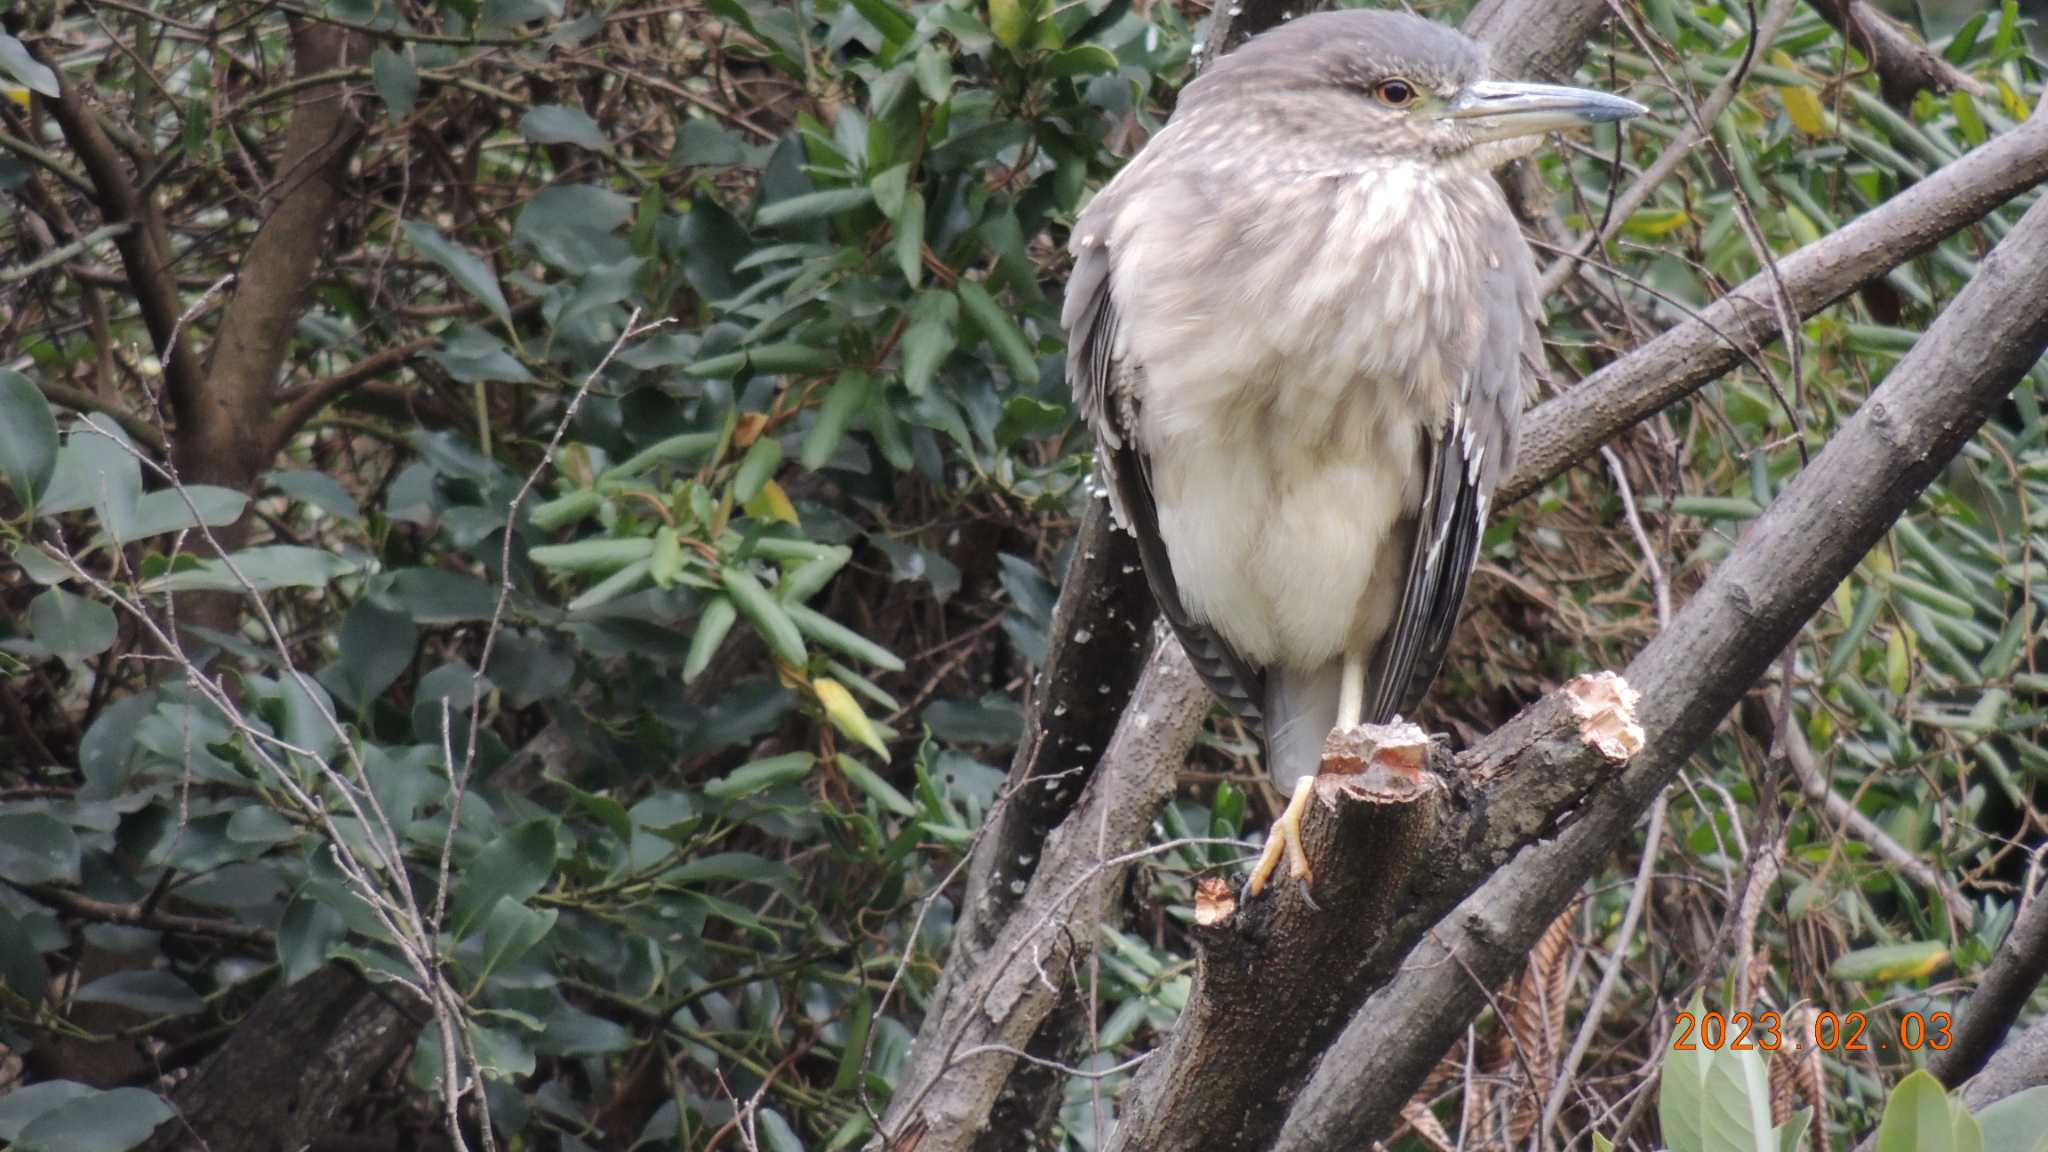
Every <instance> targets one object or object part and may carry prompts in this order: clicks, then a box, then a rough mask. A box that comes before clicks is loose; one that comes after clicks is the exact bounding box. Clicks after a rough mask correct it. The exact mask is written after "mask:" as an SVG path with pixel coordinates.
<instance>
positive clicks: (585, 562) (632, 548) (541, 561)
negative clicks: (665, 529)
mask: <svg viewBox="0 0 2048 1152" xmlns="http://www.w3.org/2000/svg"><path fill="white" fill-rule="evenodd" d="M653 554H654V538H653V537H652V536H631V537H625V538H618V539H614V538H610V537H604V538H595V539H590V540H576V541H572V542H571V543H568V544H544V545H542V546H540V547H539V548H535V549H532V550H531V551H529V552H528V553H527V554H526V555H527V558H528V559H530V560H532V561H533V562H534V563H535V564H538V565H540V566H541V567H543V568H552V569H554V570H555V571H557V572H575V573H580V574H584V575H595V574H598V573H601V572H616V571H618V570H619V569H621V568H624V567H625V566H627V565H628V564H632V563H634V562H635V561H640V560H646V559H647V558H648V557H650V556H652V555H653Z"/></svg>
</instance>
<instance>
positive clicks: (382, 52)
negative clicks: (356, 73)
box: [370, 48, 420, 124]
mask: <svg viewBox="0 0 2048 1152" xmlns="http://www.w3.org/2000/svg"><path fill="white" fill-rule="evenodd" d="M370 84H371V86H372V87H374V88H376V89H377V95H378V96H379V97H381V98H382V99H383V101H384V114H385V115H386V116H389V117H390V118H391V122H392V123H393V124H397V123H399V122H400V121H403V120H404V119H405V118H406V117H407V116H410V115H412V109H413V105H414V104H417V103H418V102H419V98H420V74H419V73H418V72H417V71H415V70H414V69H413V66H412V61H411V60H409V59H407V58H406V56H405V55H404V54H403V53H400V52H394V51H392V50H391V49H389V48H379V49H377V50H376V51H375V52H372V53H370Z"/></svg>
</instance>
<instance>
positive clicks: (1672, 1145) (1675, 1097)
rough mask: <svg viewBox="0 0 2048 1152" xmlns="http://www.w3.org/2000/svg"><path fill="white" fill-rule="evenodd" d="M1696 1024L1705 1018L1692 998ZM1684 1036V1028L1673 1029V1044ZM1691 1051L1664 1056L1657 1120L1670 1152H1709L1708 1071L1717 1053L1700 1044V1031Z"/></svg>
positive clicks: (1672, 1051)
mask: <svg viewBox="0 0 2048 1152" xmlns="http://www.w3.org/2000/svg"><path fill="white" fill-rule="evenodd" d="M1687 1012H1689V1013H1690V1014H1691V1016H1692V1018H1693V1019H1694V1020H1695V1021H1697V1020H1698V1019H1699V1018H1700V1016H1701V1015H1703V1009H1702V1008H1701V1001H1700V998H1699V997H1698V996H1695V997H1693V1001H1692V1004H1691V1006H1690V1007H1689V1008H1687ZM1684 1034H1685V1033H1684V1031H1683V1028H1682V1027H1681V1028H1679V1029H1673V1030H1672V1037H1671V1038H1672V1041H1673V1043H1676V1042H1677V1041H1678V1040H1679V1039H1680V1038H1681V1036H1683V1035H1684ZM1692 1035H1693V1036H1694V1037H1695V1043H1694V1047H1693V1048H1691V1049H1683V1048H1676V1047H1674V1048H1671V1049H1668V1050H1667V1051H1666V1052H1665V1054H1664V1068H1663V1074H1662V1076H1661V1078H1660V1080H1659V1083H1658V1089H1657V1121H1658V1125H1659V1127H1661V1128H1662V1129H1663V1131H1664V1142H1665V1145H1666V1146H1667V1147H1668V1148H1669V1149H1670V1152H1708V1150H1707V1140H1706V1118H1705V1115H1704V1112H1705V1108H1706V1100H1707V1070H1708V1067H1709V1066H1710V1065H1711V1064H1712V1062H1713V1058H1714V1054H1713V1053H1712V1052H1709V1051H1707V1050H1706V1049H1705V1048H1703V1047H1700V1046H1699V1045H1698V1043H1697V1039H1696V1037H1697V1035H1698V1030H1697V1028H1695V1029H1694V1030H1693V1032H1692Z"/></svg>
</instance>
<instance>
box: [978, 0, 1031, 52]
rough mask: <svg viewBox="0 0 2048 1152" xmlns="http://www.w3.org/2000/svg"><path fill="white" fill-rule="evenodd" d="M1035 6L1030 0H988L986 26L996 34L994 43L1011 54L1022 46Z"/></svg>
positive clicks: (1029, 27) (1029, 28)
mask: <svg viewBox="0 0 2048 1152" xmlns="http://www.w3.org/2000/svg"><path fill="white" fill-rule="evenodd" d="M1036 7H1037V5H1035V4H1033V3H1032V2H1031V0H988V27H989V31H991V32H994V33H995V34H996V43H998V44H1001V45H1002V46H1003V47H1004V48H1005V49H1007V50H1008V51H1009V52H1011V53H1012V54H1015V53H1016V51H1017V49H1019V48H1021V47H1023V46H1024V36H1025V34H1026V33H1028V32H1030V31H1031V24H1032V18H1033V17H1034V16H1035V15H1036V12H1035V11H1034V9H1035V8H1036Z"/></svg>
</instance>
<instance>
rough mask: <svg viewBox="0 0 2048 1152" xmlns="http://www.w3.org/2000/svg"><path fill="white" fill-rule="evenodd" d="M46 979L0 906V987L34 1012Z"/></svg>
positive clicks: (38, 956) (23, 933)
mask: <svg viewBox="0 0 2048 1152" xmlns="http://www.w3.org/2000/svg"><path fill="white" fill-rule="evenodd" d="M49 980H50V972H49V969H47V968H45V967H44V966H43V957H42V953H40V952H37V951H36V949H35V945H34V944H33V943H31V942H30V940H29V934H28V928H27V926H25V925H24V924H22V922H21V921H19V920H17V919H15V918H14V913H12V912H9V911H8V910H7V909H6V907H5V906H0V988H6V989H8V990H9V991H11V992H13V993H14V994H15V995H16V996H19V997H21V998H22V999H23V1000H26V1001H28V1006H29V1008H30V1009H31V1010H34V1009H35V1008H36V1007H37V1006H38V1005H40V1004H42V1002H43V991H44V989H45V988H46V987H47V986H48V984H49ZM17 1091H19V1090H18V1089H17ZM6 1099H7V1098H6V1097H4V1096H0V1104H4V1103H5V1102H6ZM6 1138H7V1137H6V1135H5V1134H4V1133H0V1139H6Z"/></svg>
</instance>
